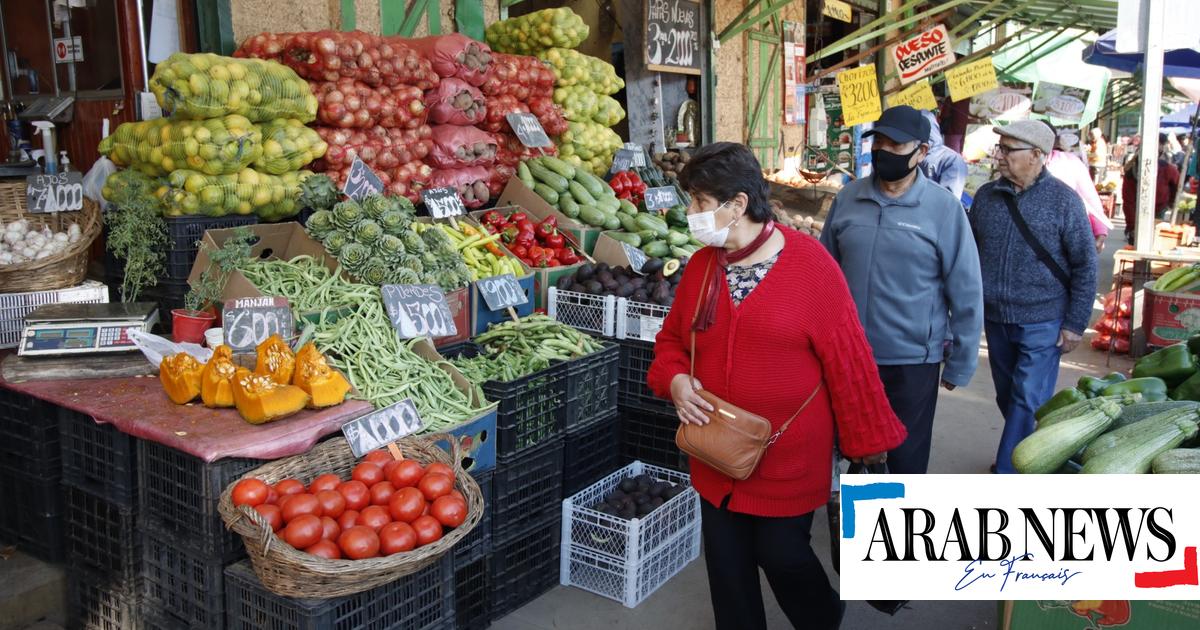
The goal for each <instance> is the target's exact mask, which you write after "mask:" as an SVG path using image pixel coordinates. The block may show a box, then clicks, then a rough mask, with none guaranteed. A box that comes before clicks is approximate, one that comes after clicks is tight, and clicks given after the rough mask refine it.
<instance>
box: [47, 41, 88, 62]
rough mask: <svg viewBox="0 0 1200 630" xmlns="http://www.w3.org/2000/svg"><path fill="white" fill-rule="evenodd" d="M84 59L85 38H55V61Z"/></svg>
mask: <svg viewBox="0 0 1200 630" xmlns="http://www.w3.org/2000/svg"><path fill="white" fill-rule="evenodd" d="M77 61H83V39H82V38H81V37H79V36H78V35H76V36H75V37H56V38H55V39H54V63H74V62H77Z"/></svg>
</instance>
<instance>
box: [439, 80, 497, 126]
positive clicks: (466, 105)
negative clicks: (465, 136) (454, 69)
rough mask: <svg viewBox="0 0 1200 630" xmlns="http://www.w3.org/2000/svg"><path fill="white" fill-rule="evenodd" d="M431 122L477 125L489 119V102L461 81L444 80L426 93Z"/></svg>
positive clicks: (481, 94)
mask: <svg viewBox="0 0 1200 630" xmlns="http://www.w3.org/2000/svg"><path fill="white" fill-rule="evenodd" d="M425 106H426V107H427V108H428V109H429V121H430V122H431V123H433V124H435V125H477V124H479V123H481V122H483V121H484V120H485V119H486V118H487V100H486V99H484V98H483V93H482V92H480V91H479V89H478V88H474V87H471V86H470V85H468V84H467V82H465V81H463V80H461V79H444V80H443V81H442V83H441V85H439V86H437V87H436V88H434V89H432V90H429V91H428V92H426V93H425Z"/></svg>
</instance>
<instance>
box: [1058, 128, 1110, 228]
mask: <svg viewBox="0 0 1200 630" xmlns="http://www.w3.org/2000/svg"><path fill="white" fill-rule="evenodd" d="M1046 170H1048V171H1050V174H1051V175H1053V176H1055V177H1057V178H1058V179H1060V180H1062V182H1063V183H1064V184H1066V185H1067V186H1069V187H1070V188H1071V189H1072V190H1074V191H1075V192H1076V193H1077V194H1078V195H1079V198H1080V199H1082V200H1083V207H1084V208H1086V209H1087V213H1088V221H1089V222H1091V224H1092V234H1093V235H1094V236H1100V235H1107V234H1108V231H1109V230H1111V229H1112V226H1113V224H1112V222H1111V221H1109V220H1108V217H1107V216H1105V215H1104V205H1103V204H1102V203H1100V193H1098V192H1096V185H1095V184H1094V183H1093V182H1092V176H1091V174H1090V173H1088V167H1087V165H1086V164H1084V163H1083V160H1081V159H1079V156H1077V155H1075V154H1074V153H1067V152H1065V151H1059V150H1058V149H1055V150H1054V151H1052V152H1051V153H1050V156H1049V157H1047V158H1046Z"/></svg>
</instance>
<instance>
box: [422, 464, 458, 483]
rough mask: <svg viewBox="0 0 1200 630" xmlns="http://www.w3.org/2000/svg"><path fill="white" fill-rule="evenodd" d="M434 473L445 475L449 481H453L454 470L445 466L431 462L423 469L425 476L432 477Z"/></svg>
mask: <svg viewBox="0 0 1200 630" xmlns="http://www.w3.org/2000/svg"><path fill="white" fill-rule="evenodd" d="M434 473H437V474H440V475H446V476H447V477H449V478H450V479H451V480H453V479H454V469H453V468H451V467H449V466H447V465H446V464H443V463H442V462H433V463H432V464H430V465H428V466H426V467H425V474H426V475H432V474H434Z"/></svg>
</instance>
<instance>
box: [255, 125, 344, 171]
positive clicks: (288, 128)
mask: <svg viewBox="0 0 1200 630" xmlns="http://www.w3.org/2000/svg"><path fill="white" fill-rule="evenodd" d="M259 130H260V132H261V134H262V154H261V155H260V156H259V158H258V159H257V160H255V161H254V168H255V170H258V171H261V172H263V173H269V174H271V175H283V174H284V173H287V172H290V171H298V170H300V169H301V168H303V167H304V166H306V165H307V164H309V163H311V162H313V161H315V160H318V159H320V158H321V157H322V156H324V155H325V150H326V149H327V148H328V145H327V144H326V143H325V141H324V140H322V139H321V136H320V134H318V133H317V132H316V131H315V130H314V129H312V128H310V127H307V126H305V124H304V123H302V122H300V121H299V120H296V119H295V118H280V119H278V120H272V121H271V122H268V123H263V124H262V125H260V126H259Z"/></svg>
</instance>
